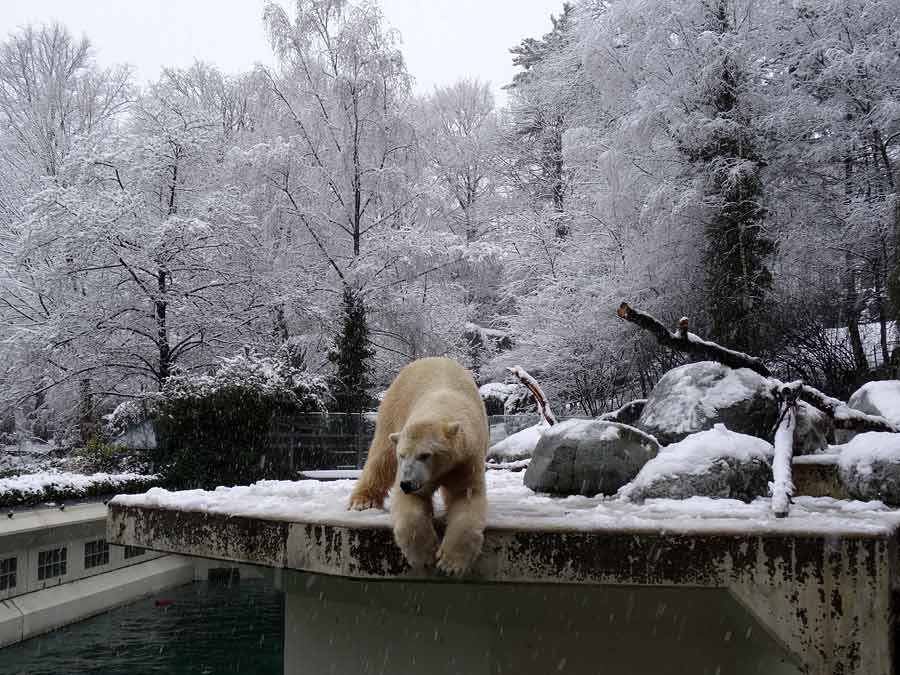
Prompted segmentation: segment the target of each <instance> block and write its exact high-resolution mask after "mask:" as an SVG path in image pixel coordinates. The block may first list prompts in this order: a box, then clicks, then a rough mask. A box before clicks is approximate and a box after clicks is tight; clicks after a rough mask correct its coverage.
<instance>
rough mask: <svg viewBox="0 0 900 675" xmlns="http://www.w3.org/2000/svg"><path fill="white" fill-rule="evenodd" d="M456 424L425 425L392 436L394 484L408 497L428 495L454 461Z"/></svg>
mask: <svg viewBox="0 0 900 675" xmlns="http://www.w3.org/2000/svg"><path fill="white" fill-rule="evenodd" d="M459 429H460V424H459V422H427V423H417V424H411V425H407V426H405V427H404V428H403V429H402V430H401V431H400V432H399V433H395V434H391V435H390V439H391V443H393V444H394V447H395V449H396V451H397V483H398V484H399V485H400V489H401V490H403V492H405V493H407V494H418V493H422V492H430V491H432V490H433V489H434V484H435V482H436V481H437V479H439V478H440V477H441V476H443V475H444V474H445V473H447V472H448V471H450V470H451V469H452V468H453V465H454V464H455V462H456V459H455V458H456V456H457V453H456V447H457V444H458V441H459V436H460V433H459Z"/></svg>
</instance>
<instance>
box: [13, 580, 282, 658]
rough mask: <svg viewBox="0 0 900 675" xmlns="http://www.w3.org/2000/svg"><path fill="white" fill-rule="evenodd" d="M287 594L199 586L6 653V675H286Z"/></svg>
mask: <svg viewBox="0 0 900 675" xmlns="http://www.w3.org/2000/svg"><path fill="white" fill-rule="evenodd" d="M283 635H284V596H283V594H282V593H281V591H278V590H276V589H275V588H273V587H272V586H271V584H269V583H267V582H265V581H262V580H242V581H238V582H233V583H225V582H221V583H211V582H198V583H193V584H188V585H187V586H181V587H179V588H174V589H170V590H168V591H163V592H162V593H160V594H158V595H154V596H151V597H149V598H145V599H143V600H139V601H138V602H135V603H133V604H130V605H127V606H125V607H120V608H118V609H114V610H112V611H110V612H107V613H106V614H101V615H100V616H96V617H94V618H92V619H88V620H86V621H82V622H80V623H77V624H74V625H72V626H68V627H66V628H62V629H60V630H57V631H54V632H53V633H50V634H48V635H45V636H42V637H37V638H33V639H31V640H28V641H26V642H23V643H20V644H18V645H13V646H12V647H7V648H5V649H2V650H0V673H2V674H3V675H7V674H9V675H81V674H82V673H91V675H143V674H144V673H167V674H171V675H218V674H220V673H226V674H229V675H231V674H235V673H246V674H247V675H281V674H282V671H283V666H282V663H283V656H282V654H283V643H284V640H283Z"/></svg>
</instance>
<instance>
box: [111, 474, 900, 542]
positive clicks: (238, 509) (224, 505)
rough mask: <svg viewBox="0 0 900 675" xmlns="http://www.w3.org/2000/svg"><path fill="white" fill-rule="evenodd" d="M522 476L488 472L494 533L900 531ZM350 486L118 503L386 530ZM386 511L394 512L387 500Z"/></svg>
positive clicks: (879, 523)
mask: <svg viewBox="0 0 900 675" xmlns="http://www.w3.org/2000/svg"><path fill="white" fill-rule="evenodd" d="M522 476H523V474H522V473H521V472H519V473H513V472H507V471H488V472H487V489H488V504H489V510H488V527H489V528H491V527H492V528H506V529H520V530H528V529H531V530H557V531H560V530H562V531H567V530H568V531H584V530H598V531H623V530H624V531H628V532H635V533H640V532H645V533H692V532H699V533H703V532H710V533H713V532H714V533H728V534H742V533H765V532H776V533H784V534H801V533H806V534H818V535H827V536H838V535H840V534H888V533H891V532H893V531H894V530H895V528H896V527H897V526H898V525H900V512H898V511H894V510H891V509H888V508H887V507H886V506H885V505H884V504H882V503H881V502H853V501H841V500H836V499H831V498H829V497H796V498H795V499H794V504H793V507H792V508H791V511H790V515H789V517H787V518H781V519H776V518H775V517H774V516H773V514H772V512H771V500H769V499H762V498H760V499H757V500H755V501H754V502H752V503H751V504H745V503H744V502H741V501H737V500H732V499H711V498H708V497H693V498H691V499H685V500H671V499H649V500H647V501H646V502H645V503H644V504H642V505H637V504H631V503H629V502H627V501H625V500H622V499H615V498H613V499H610V498H602V497H581V496H573V497H565V498H554V497H549V496H546V495H540V494H536V493H534V492H532V491H531V490H530V489H528V488H527V487H525V485H524V484H523V483H522ZM353 485H354V481H352V480H337V481H329V482H320V481H314V480H305V481H297V482H290V481H261V482H259V483H256V484H254V485H250V486H241V487H233V488H226V487H220V488H217V489H216V490H215V491H203V490H187V491H183V492H169V491H167V490H164V489H161V488H153V489H151V490H150V491H149V492H147V493H146V494H142V495H120V496H118V497H116V498H115V499H114V500H113V503H114V504H116V505H121V506H137V507H145V508H165V509H178V510H184V511H200V512H208V513H214V514H221V515H230V516H244V517H250V518H265V519H271V520H286V521H294V522H314V523H319V524H332V525H342V526H350V527H354V526H355V527H367V526H376V527H388V526H389V525H390V515H389V513H388V511H387V510H372V509H370V510H368V511H347V503H348V501H349V497H350V492H351V490H352V489H353ZM386 506H387V507H389V506H390V500H388V504H386ZM440 508H441V507H440V506H439V510H440Z"/></svg>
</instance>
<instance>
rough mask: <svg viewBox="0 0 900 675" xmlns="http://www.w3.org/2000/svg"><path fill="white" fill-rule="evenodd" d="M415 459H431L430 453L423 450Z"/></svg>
mask: <svg viewBox="0 0 900 675" xmlns="http://www.w3.org/2000/svg"><path fill="white" fill-rule="evenodd" d="M416 459H417V460H419V461H420V462H427V461H428V460H429V459H431V454H430V453H427V452H423V453H421V454H420V455H418V456H417V457H416Z"/></svg>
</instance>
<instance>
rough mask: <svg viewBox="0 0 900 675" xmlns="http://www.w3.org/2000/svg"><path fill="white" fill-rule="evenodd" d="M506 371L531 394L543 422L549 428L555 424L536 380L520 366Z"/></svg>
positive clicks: (545, 398) (551, 412)
mask: <svg viewBox="0 0 900 675" xmlns="http://www.w3.org/2000/svg"><path fill="white" fill-rule="evenodd" d="M507 370H508V371H509V372H511V373H512V374H513V375H515V376H516V378H517V379H518V380H519V382H521V383H522V384H524V385H525V387H526V388H527V389H528V391H530V392H531V395H532V396H533V397H534V401H535V403H537V407H538V411H539V412H540V413H541V417H543V418H544V421H545V422H546V423H547V424H548V425H550V426H551V427H552V426H553V425H554V424H556V415H554V414H553V411H552V410H550V403H549V402H548V401H547V397H546V395H544V392H543V390H542V389H541V387H540V385H539V384H538V383H537V380H535V379H534V378H533V377H532V376H531V375H529V374H528V371H527V370H525V369H524V368H523V367H522V366H513V367H512V368H507Z"/></svg>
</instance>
